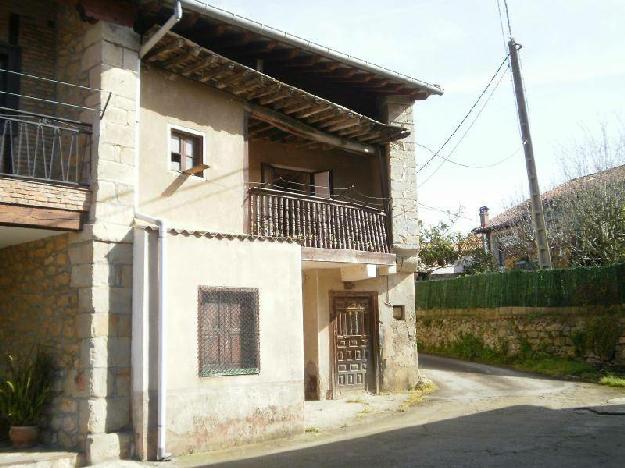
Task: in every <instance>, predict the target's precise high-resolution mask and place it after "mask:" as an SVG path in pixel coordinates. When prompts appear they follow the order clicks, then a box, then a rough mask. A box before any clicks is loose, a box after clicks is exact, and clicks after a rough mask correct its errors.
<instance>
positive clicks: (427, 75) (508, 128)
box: [208, 0, 625, 232]
mask: <svg viewBox="0 0 625 468" xmlns="http://www.w3.org/2000/svg"><path fill="white" fill-rule="evenodd" d="M208 3H210V4H213V5H215V6H218V7H221V8H225V9H227V10H230V11H232V12H235V13H238V14H241V15H244V16H247V17H249V18H252V19H255V20H257V21H260V22H262V23H265V24H267V25H270V26H273V27H276V28H279V29H282V30H285V31H288V32H290V33H293V34H297V35H298V36H301V37H304V38H306V39H310V40H313V41H315V42H319V43H321V44H323V45H327V46H329V47H332V48H334V49H338V50H340V51H342V52H345V53H348V54H350V55H354V56H356V57H359V58H362V59H365V60H368V61H371V62H374V63H378V64H380V65H383V66H386V67H388V68H391V69H393V70H397V71H399V72H402V73H405V74H408V75H411V76H413V77H415V78H419V79H421V80H425V81H428V82H431V83H436V84H439V85H441V86H442V87H443V90H444V95H443V96H432V97H430V98H428V99H427V100H426V101H420V102H417V103H416V105H415V108H414V117H415V139H416V141H417V143H419V144H421V145H425V146H427V147H429V148H432V149H434V150H436V149H438V148H439V147H440V145H441V144H442V142H443V141H444V140H445V138H446V137H447V136H448V135H449V134H450V133H451V132H452V130H453V129H454V128H455V126H456V125H457V124H458V122H459V121H460V120H461V118H462V117H463V116H464V114H465V113H466V112H467V111H468V109H469V107H470V106H471V104H472V103H473V102H474V101H475V99H476V98H477V96H478V95H479V94H480V92H481V91H482V89H483V88H484V86H485V85H486V83H487V82H488V80H489V79H490V77H491V76H492V75H493V73H494V72H495V70H496V69H497V67H498V66H499V64H500V63H501V61H502V60H503V58H504V57H505V54H506V50H505V43H504V37H503V35H502V29H501V23H500V17H499V14H498V9H497V0H412V1H406V0H404V1H400V0H385V1H384V2H380V1H376V0H358V1H356V0H351V1H343V2H337V1H330V0H317V1H314V2H311V1H303V0H264V1H262V2H260V1H250V0H247V1H246V0H213V1H209V2H208ZM501 3H502V8H503V0H501ZM508 5H509V11H510V20H511V26H512V33H513V36H514V38H515V40H516V41H517V42H518V43H520V44H522V46H523V48H522V50H521V52H520V56H521V63H522V71H523V77H524V82H525V88H526V93H527V100H528V106H529V118H530V127H531V132H532V140H533V143H534V153H535V159H536V166H537V171H538V176H539V180H540V183H541V189H542V190H543V191H545V190H547V189H548V188H550V187H552V186H554V185H555V184H557V183H558V182H562V175H561V169H560V167H561V166H560V164H559V158H560V157H561V155H562V151H563V148H569V147H570V146H571V145H573V144H574V142H576V141H580V140H582V139H583V136H582V134H583V129H584V128H588V129H590V131H591V132H595V131H598V127H599V125H600V124H601V123H605V124H606V125H607V126H608V129H613V128H614V127H618V125H619V122H623V121H625V39H624V38H623V34H622V27H621V26H622V20H623V18H625V0H508ZM462 133H463V131H461V132H460V133H459V134H460V135H461V134H462ZM455 141H456V140H454V141H452V142H451V144H450V145H449V146H448V147H446V150H445V151H443V152H442V154H443V155H446V154H447V150H448V149H451V148H452V147H453V146H454V145H455ZM415 152H416V155H415V157H416V158H417V167H419V166H421V165H422V164H423V163H424V162H425V161H426V160H427V159H428V158H429V157H430V153H429V152H428V151H427V150H425V149H422V148H420V147H417V148H416V149H415ZM451 159H453V160H455V161H457V162H459V163H464V164H468V165H472V166H488V165H492V164H494V163H498V162H500V161H502V160H504V161H503V162H501V163H500V164H497V165H494V166H492V167H487V168H466V167H459V166H456V165H453V164H451V163H444V164H443V165H442V166H441V167H440V169H438V170H437V168H438V166H439V164H440V163H441V160H440V159H437V160H434V161H433V162H432V163H431V164H429V165H428V166H427V167H426V168H424V169H422V170H421V171H420V172H419V173H418V175H417V177H418V184H419V202H420V203H421V204H422V205H427V206H428V207H430V208H425V207H423V206H421V208H420V213H419V215H420V218H421V219H422V220H423V222H424V224H426V225H428V224H434V223H436V222H438V221H447V220H449V215H448V212H449V211H451V212H458V211H460V212H461V213H462V216H461V217H460V218H458V219H457V221H456V223H455V225H454V228H455V229H457V230H460V231H463V232H468V231H469V230H470V229H471V228H473V227H475V226H477V225H478V224H479V219H478V209H479V207H480V206H483V205H486V206H488V207H489V208H490V213H491V217H492V216H493V215H495V214H496V213H498V212H500V211H502V210H503V209H505V208H506V207H507V206H510V204H511V203H512V202H514V201H519V200H521V199H522V198H523V197H524V196H525V195H526V194H527V176H526V171H525V160H524V157H523V151H522V149H521V140H520V136H519V129H518V121H517V114H516V107H515V101H514V94H513V88H512V82H511V79H510V75H509V72H508V75H507V76H506V77H505V78H504V79H503V80H502V81H501V84H500V86H499V87H498V88H497V89H496V91H495V92H494V93H493V94H492V97H491V98H490V100H489V101H488V103H487V104H486V107H484V110H483V111H482V113H481V114H480V116H479V118H478V120H476V122H475V124H474V125H473V126H472V127H471V129H470V131H469V132H468V133H467V134H466V136H465V137H464V138H463V139H462V141H461V143H460V144H459V146H458V147H457V148H456V150H455V152H454V153H453V155H452V156H451ZM435 170H437V171H436V172H435V173H434V171H435Z"/></svg>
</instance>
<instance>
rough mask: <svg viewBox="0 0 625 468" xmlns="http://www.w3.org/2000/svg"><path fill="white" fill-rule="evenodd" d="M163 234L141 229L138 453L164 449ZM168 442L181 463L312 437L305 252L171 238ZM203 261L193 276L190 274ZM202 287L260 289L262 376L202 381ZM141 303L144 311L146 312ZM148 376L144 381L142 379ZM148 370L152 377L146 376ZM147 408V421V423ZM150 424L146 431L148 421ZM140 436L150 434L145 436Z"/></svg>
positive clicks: (277, 245)
mask: <svg viewBox="0 0 625 468" xmlns="http://www.w3.org/2000/svg"><path fill="white" fill-rule="evenodd" d="M156 243H157V239H156V233H155V232H154V231H146V230H144V229H142V228H137V229H136V231H135V250H136V252H137V253H136V255H135V259H136V260H137V261H139V260H141V261H142V265H143V270H142V273H143V275H144V276H143V277H141V275H140V277H139V278H138V280H137V285H136V287H137V288H141V290H142V291H143V292H142V293H141V296H143V297H144V298H146V300H145V302H144V303H143V307H142V308H141V310H135V313H136V314H142V316H143V320H140V321H135V328H134V331H135V334H134V339H135V343H134V347H135V352H134V355H133V368H134V369H135V378H134V385H133V395H134V396H133V401H134V406H135V422H136V423H137V424H136V425H135V433H136V437H137V439H138V440H137V447H142V446H144V445H143V444H145V446H144V447H145V453H144V454H143V456H147V457H148V458H154V456H155V450H156V447H155V445H154V441H155V436H156V434H155V431H156V427H155V425H154V422H155V421H156V414H155V411H156V407H155V401H156V400H155V398H154V395H155V394H156V392H157V379H156V378H157V363H156V360H155V356H156V354H155V353H154V352H150V350H151V349H153V347H154V344H155V342H156V341H157V340H158V336H157V321H158V315H157V306H156V291H155V289H156V286H157V284H156V282H155V281H153V278H152V279H151V278H150V275H151V273H150V272H153V271H154V269H155V267H156V265H157V261H158V260H157V249H156ZM167 245H168V247H167V248H168V256H169V260H168V270H167V271H168V276H169V281H168V285H167V289H168V291H167V295H168V300H167V304H166V314H167V321H168V327H167V336H168V337H167V342H166V349H167V357H166V366H167V374H168V386H167V399H166V405H167V414H168V418H167V438H168V450H169V451H170V452H171V453H173V454H174V455H179V454H184V453H189V452H193V451H202V450H211V449H215V448H219V447H225V446H231V445H237V444H241V443H245V442H250V441H254V440H262V439H265V438H269V437H277V436H284V435H289V434H293V433H297V432H300V431H302V430H303V404H304V392H303V386H304V369H303V366H302V363H303V361H304V345H303V342H304V340H303V313H302V300H301V298H302V290H301V279H300V268H301V260H300V248H299V246H298V245H297V244H293V243H283V242H259V241H251V240H248V239H245V238H243V237H241V238H231V239H226V238H217V237H205V236H194V235H185V234H175V233H172V234H171V235H170V236H169V238H168V243H167ZM190 252H194V253H195V254H194V257H193V261H194V263H193V265H194V266H193V268H192V269H189V268H188V263H189V255H190ZM200 287H226V288H252V289H256V290H258V297H259V324H258V325H259V330H260V334H259V345H260V347H259V356H260V369H259V372H258V373H254V374H250V375H223V376H219V375H215V376H201V375H200V372H199V368H198V359H199V358H198V356H199V353H200V350H199V347H200V346H204V345H205V344H202V343H201V340H200V339H199V338H198V322H197V321H198V307H199V304H198V290H199V288H200ZM138 305H139V304H137V306H138ZM142 369H143V371H144V372H145V374H144V375H143V377H141V376H140V375H139V373H140V372H141V370H142ZM146 371H147V372H146ZM139 408H143V409H144V410H143V411H145V412H144V414H140V410H139ZM141 420H143V421H144V422H143V423H141V422H140V421H141ZM140 428H144V429H143V430H141V429H140Z"/></svg>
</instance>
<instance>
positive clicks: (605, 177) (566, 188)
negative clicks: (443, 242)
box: [474, 164, 625, 233]
mask: <svg viewBox="0 0 625 468" xmlns="http://www.w3.org/2000/svg"><path fill="white" fill-rule="evenodd" d="M615 180H623V181H625V164H624V165H622V166H617V167H613V168H611V169H606V170H605V171H600V172H596V173H594V174H589V175H587V176H583V177H577V178H575V179H571V180H568V181H566V182H564V183H563V184H561V185H558V186H557V187H555V188H553V189H551V190H549V191H547V192H544V193H543V194H542V200H543V206H544V205H546V204H548V203H550V202H552V201H553V200H556V199H558V198H560V197H562V196H563V195H565V194H569V193H572V192H575V191H578V190H582V189H584V188H586V187H590V186H593V185H596V184H598V183H604V182H609V181H615ZM529 203H530V202H529V200H525V201H524V202H522V203H519V204H518V205H516V206H513V207H512V208H509V209H507V210H506V211H504V212H502V213H500V214H498V215H497V216H495V217H493V218H492V219H491V220H490V221H489V223H488V224H487V225H486V226H485V227H478V228H476V229H474V232H478V233H479V232H488V231H496V230H499V229H503V228H506V227H510V226H513V225H514V224H516V223H517V222H518V221H519V220H520V219H521V218H522V217H523V216H524V215H525V214H526V213H528V212H529Z"/></svg>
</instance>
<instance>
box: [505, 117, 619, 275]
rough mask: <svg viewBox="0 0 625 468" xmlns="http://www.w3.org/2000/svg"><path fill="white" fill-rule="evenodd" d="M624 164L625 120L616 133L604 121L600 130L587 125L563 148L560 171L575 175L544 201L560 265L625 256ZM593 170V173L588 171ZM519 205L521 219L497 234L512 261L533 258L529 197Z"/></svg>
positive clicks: (611, 260) (597, 262)
mask: <svg viewBox="0 0 625 468" xmlns="http://www.w3.org/2000/svg"><path fill="white" fill-rule="evenodd" d="M622 164H625V130H624V128H623V127H622V126H621V129H620V132H618V133H617V134H616V135H615V136H614V135H611V134H610V132H609V131H608V127H607V126H606V125H605V124H602V125H601V126H600V135H599V136H594V135H592V134H591V133H590V132H588V131H586V132H585V133H584V139H583V140H582V141H581V142H575V143H574V144H573V145H572V146H569V147H568V148H566V149H565V150H562V156H561V159H560V165H561V171H562V174H563V176H565V177H567V178H568V179H571V178H572V180H570V181H569V182H568V183H567V184H565V185H561V186H559V187H558V188H556V189H555V190H556V192H557V193H555V195H553V196H551V197H550V198H549V199H548V201H547V202H546V204H545V207H544V210H545V223H546V225H547V236H548V241H549V244H550V247H551V254H552V260H553V264H554V266H555V267H561V268H566V267H574V266H586V265H609V264H612V263H618V262H623V261H625V166H622V167H621V166H619V165H622ZM614 166H617V167H616V168H613V167H614ZM610 168H613V169H611V170H608V169H610ZM588 171H590V172H593V173H594V175H592V176H587V174H588V173H589V172H588ZM597 171H599V172H597ZM584 176H586V177H584ZM518 209H519V213H520V216H519V219H518V221H517V222H516V223H515V225H514V226H512V227H510V228H509V230H508V232H507V233H506V234H505V235H500V236H499V237H498V239H499V245H500V248H501V249H503V251H504V252H505V256H506V258H507V259H508V261H509V262H510V263H513V264H514V263H517V262H519V261H527V262H529V263H531V262H532V260H533V259H534V258H535V251H536V247H535V242H534V232H533V228H532V223H531V216H530V206H529V203H527V202H524V203H522V204H521V205H519V208H518Z"/></svg>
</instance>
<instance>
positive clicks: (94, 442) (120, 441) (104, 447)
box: [86, 432, 132, 465]
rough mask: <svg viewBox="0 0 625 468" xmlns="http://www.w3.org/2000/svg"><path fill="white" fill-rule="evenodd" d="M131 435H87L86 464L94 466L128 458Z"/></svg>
mask: <svg viewBox="0 0 625 468" xmlns="http://www.w3.org/2000/svg"><path fill="white" fill-rule="evenodd" d="M131 442H132V434H130V433H127V432H111V433H106V434H89V435H88V436H87V452H86V457H87V462H88V463H89V464H90V465H96V464H98V463H103V462H107V461H114V460H123V459H128V458H129V457H130V451H131Z"/></svg>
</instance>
